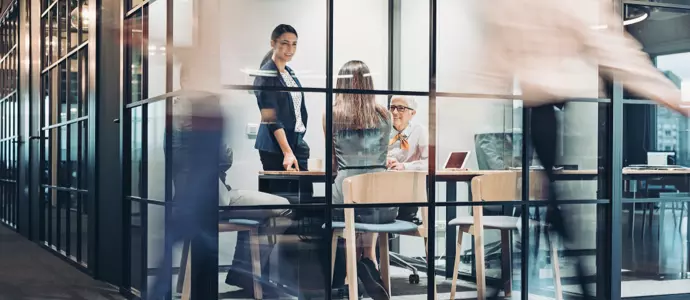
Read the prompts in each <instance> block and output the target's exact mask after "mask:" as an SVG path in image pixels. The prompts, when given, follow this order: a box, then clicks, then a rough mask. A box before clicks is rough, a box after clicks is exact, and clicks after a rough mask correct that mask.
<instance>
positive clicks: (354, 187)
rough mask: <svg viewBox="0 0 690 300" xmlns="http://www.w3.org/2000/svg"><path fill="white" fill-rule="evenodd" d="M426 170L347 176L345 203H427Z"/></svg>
mask: <svg viewBox="0 0 690 300" xmlns="http://www.w3.org/2000/svg"><path fill="white" fill-rule="evenodd" d="M426 175H427V172H425V171H386V172H375V173H367V174H361V175H355V176H352V177H348V178H346V179H345V180H344V182H343V196H344V198H345V199H344V202H345V203H349V204H351V203H360V204H363V203H410V202H422V203H423V202H427V189H426V184H427V181H426V177H427V176H426Z"/></svg>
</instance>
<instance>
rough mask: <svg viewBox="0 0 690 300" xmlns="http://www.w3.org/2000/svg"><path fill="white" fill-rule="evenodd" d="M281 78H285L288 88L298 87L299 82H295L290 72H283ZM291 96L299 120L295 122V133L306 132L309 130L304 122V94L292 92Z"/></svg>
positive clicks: (296, 117)
mask: <svg viewBox="0 0 690 300" xmlns="http://www.w3.org/2000/svg"><path fill="white" fill-rule="evenodd" d="M280 76H282V77H283V81H285V84H286V85H287V86H288V87H298V86H297V82H295V79H294V78H292V75H290V73H289V72H282V73H280ZM290 96H291V97H292V105H293V108H294V109H295V119H297V120H296V122H295V132H305V131H307V128H306V127H305V126H304V123H303V122H302V109H301V108H302V93H300V92H290Z"/></svg>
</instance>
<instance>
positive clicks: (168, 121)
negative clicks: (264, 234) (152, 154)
mask: <svg viewBox="0 0 690 300" xmlns="http://www.w3.org/2000/svg"><path fill="white" fill-rule="evenodd" d="M173 5H174V1H172V0H166V5H165V8H166V12H165V49H166V51H165V92H166V93H170V92H172V89H173V76H172V75H173V55H172V51H170V49H173V46H174V43H173V42H174V40H173V25H174V23H173V22H174V20H173V18H174V11H173ZM145 32H146V40H147V41H148V34H149V32H148V29H147V30H146V31H145ZM146 50H148V47H147V48H146ZM146 57H147V58H148V52H147V56H146ZM146 65H147V67H146V76H145V77H146V78H148V75H149V74H148V63H147V64H146ZM187 68H189V66H187ZM146 84H147V85H148V81H146ZM146 91H147V94H146V99H148V97H149V95H148V87H147V90H146ZM148 105H149V104H146V105H145V107H148ZM172 132H173V106H172V97H168V98H166V99H165V132H164V134H165V145H163V147H165V153H167V154H168V155H165V158H164V159H165V175H164V176H165V206H164V209H165V211H164V214H165V215H164V222H165V224H168V220H169V218H171V215H172V205H173V204H174V203H173V176H172V168H173V167H172V165H173V164H172V160H173V156H174V153H173V149H172ZM164 230H165V234H164V236H165V238H164V245H165V247H166V249H165V251H166V252H165V253H166V254H168V253H170V254H172V248H170V249H168V248H167V247H172V242H174V241H172V240H170V236H171V235H169V234H167V231H168V230H171V228H168V227H167V226H166V227H165V229H164ZM217 237H218V235H216V238H217ZM190 245H191V244H190ZM215 255H218V254H217V253H216V254H215ZM164 257H167V259H166V260H165V261H164V262H163V263H164V264H165V265H164V267H165V268H169V269H168V270H172V263H173V262H172V255H169V256H168V255H164ZM187 259H190V260H191V259H192V256H191V255H190V256H189V257H188V258H187ZM182 267H184V266H180V268H182ZM192 274H194V273H192ZM192 274H187V276H191V275H192ZM209 277H211V276H209ZM214 277H216V278H217V277H218V274H215V275H214ZM163 280H168V281H171V280H172V278H163ZM194 287H196V285H195V284H192V289H193V288H194ZM216 287H217V285H216ZM171 293H172V289H170V290H168V292H167V293H166V295H165V299H171V298H172V294H171ZM203 294H205V293H201V295H203ZM209 294H215V295H217V294H218V290H217V289H216V291H211V292H210V293H209ZM192 295H199V293H198V291H193V290H192ZM193 297H194V296H193Z"/></svg>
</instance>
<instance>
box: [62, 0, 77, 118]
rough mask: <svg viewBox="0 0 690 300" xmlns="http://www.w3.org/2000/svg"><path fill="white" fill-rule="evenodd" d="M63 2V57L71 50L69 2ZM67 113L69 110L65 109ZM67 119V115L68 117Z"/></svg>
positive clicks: (67, 0) (68, 0)
mask: <svg viewBox="0 0 690 300" xmlns="http://www.w3.org/2000/svg"><path fill="white" fill-rule="evenodd" d="M64 1H65V35H66V38H65V43H67V47H65V53H63V55H66V54H67V53H69V51H70V50H71V49H72V33H71V30H72V29H71V28H70V24H71V22H70V19H71V11H70V7H71V4H72V3H71V2H72V1H70V0H64ZM77 21H79V18H77ZM77 27H81V23H77ZM67 110H68V111H69V108H68V109H67ZM68 118H69V115H68Z"/></svg>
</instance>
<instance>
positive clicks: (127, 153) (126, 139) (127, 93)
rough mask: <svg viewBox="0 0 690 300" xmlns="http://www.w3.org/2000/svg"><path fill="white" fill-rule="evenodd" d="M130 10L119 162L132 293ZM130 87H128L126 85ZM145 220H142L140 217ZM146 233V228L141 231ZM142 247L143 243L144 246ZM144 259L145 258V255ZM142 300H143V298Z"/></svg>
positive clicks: (127, 282) (123, 8)
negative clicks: (121, 165) (127, 105)
mask: <svg viewBox="0 0 690 300" xmlns="http://www.w3.org/2000/svg"><path fill="white" fill-rule="evenodd" d="M129 7H130V1H122V2H120V17H121V18H122V20H123V22H122V24H123V26H122V28H121V30H120V40H121V41H123V43H121V44H120V62H122V63H124V65H121V66H120V82H121V87H122V89H121V93H120V162H121V163H122V164H123V169H122V173H121V177H120V182H122V191H123V197H122V201H123V203H124V207H123V214H122V216H123V222H122V232H123V236H124V240H123V243H122V245H123V247H122V248H121V249H122V251H123V252H122V253H123V261H124V263H125V267H124V268H123V270H124V272H123V274H122V275H123V276H122V277H123V280H122V282H123V286H124V287H125V289H126V290H128V291H132V286H133V284H132V203H133V201H132V200H130V198H128V197H127V196H130V195H131V193H132V183H131V182H132V180H131V178H130V177H131V175H132V118H131V114H132V109H129V108H127V107H126V104H127V103H129V102H131V97H132V92H131V87H132V84H131V82H132V76H131V74H132V63H133V62H132V59H131V57H132V56H131V52H132V47H131V46H129V45H132V43H131V37H132V34H131V27H130V28H129V31H127V32H125V28H128V27H126V26H124V24H126V23H127V22H128V20H132V19H133V18H131V19H127V18H125V14H126V13H127V10H128V8H129ZM126 83H127V84H126ZM139 207H140V209H139V212H141V211H142V210H141V204H139ZM140 218H141V219H143V216H140ZM142 229H143V227H142ZM142 244H143V243H142ZM142 256H143V254H142ZM142 298H143V297H142Z"/></svg>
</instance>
